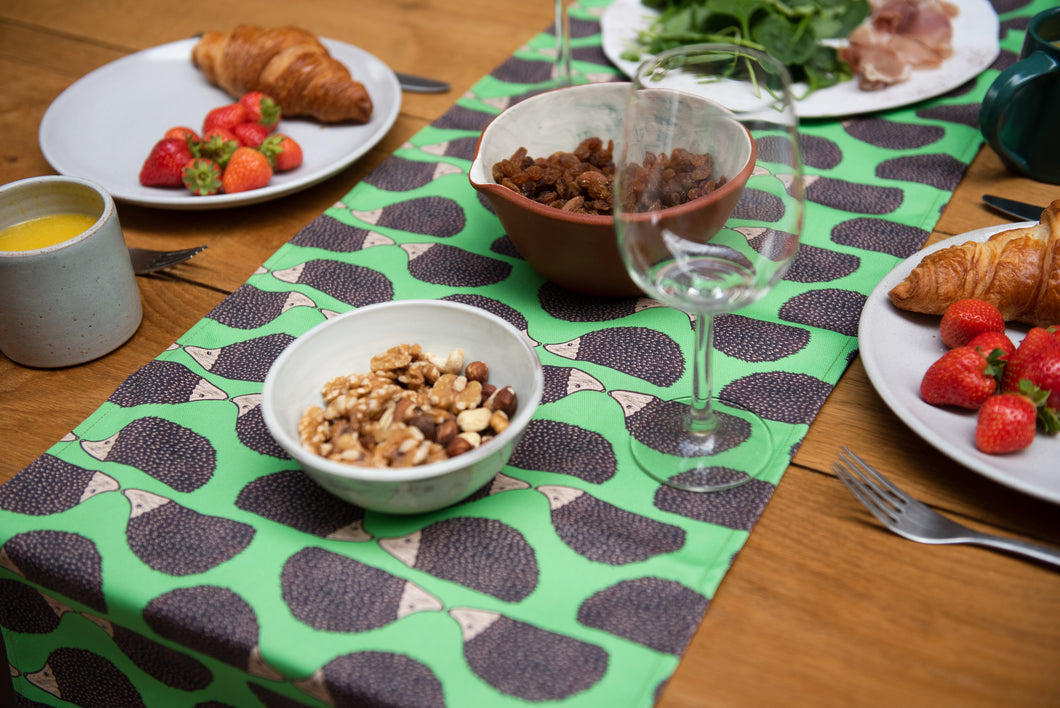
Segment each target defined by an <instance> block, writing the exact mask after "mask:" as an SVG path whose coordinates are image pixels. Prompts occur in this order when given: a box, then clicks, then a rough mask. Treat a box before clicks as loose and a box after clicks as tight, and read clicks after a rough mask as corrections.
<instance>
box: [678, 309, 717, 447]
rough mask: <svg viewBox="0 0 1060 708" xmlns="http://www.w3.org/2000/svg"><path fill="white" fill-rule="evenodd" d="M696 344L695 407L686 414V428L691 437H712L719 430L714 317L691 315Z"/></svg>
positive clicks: (694, 370) (693, 367)
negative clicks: (716, 410)
mask: <svg viewBox="0 0 1060 708" xmlns="http://www.w3.org/2000/svg"><path fill="white" fill-rule="evenodd" d="M692 318H693V323H694V325H695V344H694V347H693V356H692V404H691V405H690V406H689V407H688V412H687V413H686V414H685V420H684V428H685V430H686V431H687V432H688V433H691V434H692V435H702V436H709V435H712V434H713V433H714V431H715V430H716V429H717V427H718V416H717V414H716V413H715V412H714V404H713V398H714V375H713V369H712V367H711V358H710V353H711V351H712V348H713V346H714V315H712V314H709V313H704V312H701V313H698V314H694V315H692Z"/></svg>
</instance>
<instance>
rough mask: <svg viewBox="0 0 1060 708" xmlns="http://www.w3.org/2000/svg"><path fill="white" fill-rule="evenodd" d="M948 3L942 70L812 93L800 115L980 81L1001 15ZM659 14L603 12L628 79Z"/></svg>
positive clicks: (621, 4) (611, 48) (885, 103)
mask: <svg viewBox="0 0 1060 708" xmlns="http://www.w3.org/2000/svg"><path fill="white" fill-rule="evenodd" d="M950 2H952V3H953V4H954V5H956V6H957V7H958V8H959V10H960V12H959V14H958V15H957V17H955V18H954V19H953V56H951V57H950V58H949V59H947V60H946V61H944V62H943V63H942V65H941V66H939V67H938V68H936V69H923V70H915V71H913V74H912V76H911V77H910V78H909V80H908V81H904V82H902V83H900V84H895V85H894V86H888V87H887V88H885V89H881V90H879V91H862V90H861V89H859V88H858V86H857V80H856V79H855V80H853V81H845V82H843V83H841V84H837V85H835V86H832V87H829V88H826V89H820V90H818V91H814V92H813V93H811V94H810V95H809V96H806V97H805V98H801V99H799V101H798V104H797V108H796V111H797V112H798V114H799V116H800V117H802V118H829V117H837V116H846V115H855V114H859V113H872V112H875V111H880V110H886V109H889V108H897V107H899V106H905V105H908V104H910V103H916V102H917V101H922V100H924V99H927V98H932V97H934V96H938V95H940V94H943V93H946V92H947V91H950V90H952V89H955V88H957V87H958V86H960V85H961V84H963V83H964V82H966V81H969V80H970V79H973V78H975V77H976V76H978V75H979V73H980V72H981V71H983V70H984V69H986V68H987V67H989V66H990V65H991V64H993V63H994V59H996V58H997V56H998V54H999V53H1000V51H1001V47H1000V45H999V43H998V29H999V23H998V18H997V13H996V12H995V11H994V8H993V6H992V5H991V4H990V2H989V0H950ZM658 15H659V13H658V12H656V11H655V10H652V9H651V8H648V7H645V6H644V5H642V4H641V0H615V2H614V3H613V4H611V5H609V6H608V7H607V9H606V10H604V14H603V16H602V17H601V20H600V24H601V29H602V31H603V45H604V54H606V55H607V58H608V59H610V60H611V61H612V62H613V63H614V64H615V66H617V67H618V68H619V69H621V70H622V71H623V72H625V73H626V75H627V76H632V75H633V73H634V72H636V70H637V66H638V65H639V62H636V61H629V60H627V59H623V58H622V54H623V52H625V51H626V50H628V49H630V48H631V47H634V46H635V42H636V39H637V34H638V33H639V32H642V31H644V30H646V29H648V28H649V27H650V25H651V23H652V20H653V19H654V18H655V17H658ZM642 58H647V55H644V56H643V57H642ZM804 91H805V87H804V86H797V87H796V90H795V95H796V96H801V95H802V94H803V93H804Z"/></svg>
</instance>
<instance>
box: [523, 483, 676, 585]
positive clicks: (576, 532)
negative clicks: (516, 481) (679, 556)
mask: <svg viewBox="0 0 1060 708" xmlns="http://www.w3.org/2000/svg"><path fill="white" fill-rule="evenodd" d="M537 491H539V492H541V493H542V494H544V495H545V497H546V498H547V499H548V502H549V508H550V509H551V511H552V526H553V527H554V528H555V529H556V533H557V535H559V537H560V539H562V540H563V542H564V543H565V544H567V545H568V546H569V547H570V548H571V550H573V551H574V552H575V553H578V554H579V555H581V556H584V557H586V558H588V559H589V560H591V561H597V562H599V563H607V564H609V565H625V564H627V563H637V562H639V561H643V560H647V559H648V558H653V557H655V556H658V555H662V554H664V553H672V552H674V551H676V550H679V549H680V548H682V547H683V546H684V545H685V532H684V529H682V528H680V527H678V526H673V525H672V524H665V523H662V522H661V521H656V520H654V519H649V518H648V517H646V516H641V515H639V514H634V513H631V512H628V511H626V510H625V509H621V508H619V507H617V506H614V505H612V504H608V503H607V502H604V501H601V500H600V499H597V498H595V497H593V496H592V495H591V494H589V493H587V492H585V491H584V490H581V489H575V488H573V487H562V486H558V485H544V486H541V487H538V488H537Z"/></svg>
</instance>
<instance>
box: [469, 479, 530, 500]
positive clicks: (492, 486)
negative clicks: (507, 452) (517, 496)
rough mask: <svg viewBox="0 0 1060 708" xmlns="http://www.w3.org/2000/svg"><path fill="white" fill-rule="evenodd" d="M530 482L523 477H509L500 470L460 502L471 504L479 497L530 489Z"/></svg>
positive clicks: (483, 497)
mask: <svg viewBox="0 0 1060 708" xmlns="http://www.w3.org/2000/svg"><path fill="white" fill-rule="evenodd" d="M529 488H530V483H529V482H524V481H523V480H521V479H516V478H515V477H509V476H508V475H506V474H501V473H500V472H498V473H497V474H496V475H494V476H493V479H491V480H490V481H489V482H486V484H484V485H482V486H481V487H480V488H479V489H477V490H476V491H474V492H472V493H471V494H469V495H468V496H467V497H465V498H464V501H462V502H460V504H461V505H466V504H470V503H471V502H473V501H478V500H479V499H485V498H486V497H492V496H495V495H497V494H501V493H503V492H511V491H515V490H516V489H529Z"/></svg>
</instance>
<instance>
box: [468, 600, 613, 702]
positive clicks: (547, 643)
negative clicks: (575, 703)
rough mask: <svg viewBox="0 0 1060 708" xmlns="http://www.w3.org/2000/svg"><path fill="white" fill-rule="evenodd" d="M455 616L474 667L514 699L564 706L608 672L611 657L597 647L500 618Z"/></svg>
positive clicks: (477, 613) (474, 612)
mask: <svg viewBox="0 0 1060 708" xmlns="http://www.w3.org/2000/svg"><path fill="white" fill-rule="evenodd" d="M449 614H450V615H451V616H452V617H453V619H455V620H456V621H457V622H458V623H459V624H460V629H461V633H462V634H463V638H464V658H465V659H466V660H467V663H468V666H469V667H470V668H471V670H472V671H474V672H475V674H476V675H477V676H478V677H479V678H480V679H482V680H483V681H485V682H486V683H488V684H489V685H490V686H493V687H494V688H495V689H497V690H498V691H500V692H501V693H504V694H507V695H509V696H515V697H517V698H522V699H524V700H527V701H558V700H562V699H564V698H569V697H570V696H573V695H575V694H578V693H581V692H582V691H585V690H588V689H589V688H591V687H592V686H593V685H595V684H596V683H597V682H599V681H600V679H601V678H602V677H603V675H604V672H605V671H606V670H607V664H608V655H607V652H606V651H604V650H603V649H602V648H600V647H598V646H596V645H595V644H589V643H588V642H583V641H580V640H578V639H574V638H573V637H567V636H564V635H562V634H557V633H555V632H550V631H548V630H545V629H541V628H540V627H536V626H534V625H532V624H527V623H525V622H520V621H518V620H513V619H511V618H509V617H505V616H504V615H501V614H498V613H496V612H488V611H486V610H478V609H471V608H455V609H452V610H450V611H449ZM530 657H533V658H532V660H531V659H530Z"/></svg>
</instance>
